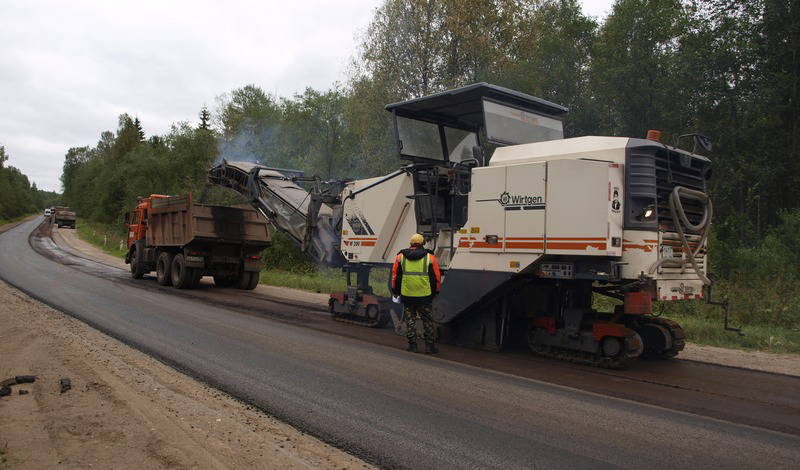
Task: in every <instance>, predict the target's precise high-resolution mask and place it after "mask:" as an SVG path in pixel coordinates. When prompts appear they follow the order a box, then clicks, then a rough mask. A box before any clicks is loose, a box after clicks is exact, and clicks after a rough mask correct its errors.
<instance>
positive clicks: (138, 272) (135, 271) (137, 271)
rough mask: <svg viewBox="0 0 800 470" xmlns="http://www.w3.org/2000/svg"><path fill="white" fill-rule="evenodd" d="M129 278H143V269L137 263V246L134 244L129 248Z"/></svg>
mask: <svg viewBox="0 0 800 470" xmlns="http://www.w3.org/2000/svg"><path fill="white" fill-rule="evenodd" d="M131 277H133V278H134V279H141V278H143V277H144V269H142V265H141V263H139V244H138V243H137V244H135V245H134V246H133V248H131Z"/></svg>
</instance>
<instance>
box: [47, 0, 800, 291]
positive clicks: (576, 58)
mask: <svg viewBox="0 0 800 470" xmlns="http://www.w3.org/2000/svg"><path fill="white" fill-rule="evenodd" d="M799 41H800V1H799V0H788V1H787V0H617V1H616V2H615V3H614V5H613V9H612V11H611V12H610V14H609V15H608V17H607V18H606V19H605V20H604V21H602V22H598V21H597V20H596V19H594V18H592V17H588V16H586V15H585V14H584V13H583V12H582V10H581V7H580V4H579V3H578V2H577V0H385V1H384V2H383V3H382V5H381V6H380V7H379V8H377V9H376V10H375V12H374V16H373V18H372V20H371V22H370V24H369V25H368V26H367V28H366V29H365V31H364V32H363V34H362V36H361V38H360V40H359V43H358V52H357V54H356V55H355V56H354V57H352V60H351V64H350V66H349V68H348V74H347V77H346V80H345V81H344V82H342V83H334V84H332V85H331V87H330V88H329V89H327V90H315V89H311V88H306V89H305V91H304V92H303V93H299V94H296V95H294V96H290V97H281V96H274V95H271V94H269V93H266V92H265V91H264V89H269V88H270V84H268V83H265V84H261V85H257V84H247V85H243V86H242V87H241V88H237V89H234V90H231V91H224V90H221V94H220V95H218V97H217V100H216V103H215V104H214V106H211V107H210V108H209V107H205V106H203V107H200V106H198V114H197V116H187V118H186V121H184V122H178V123H175V124H174V125H173V126H172V129H171V131H170V132H169V133H168V134H166V135H160V136H156V135H153V136H148V135H147V134H146V132H145V130H144V129H145V128H146V123H142V122H140V121H139V120H138V119H137V118H131V116H129V115H127V114H123V115H121V116H120V117H119V120H118V122H117V123H116V129H115V130H114V131H107V132H104V133H102V135H100V137H99V140H98V142H97V143H96V144H95V145H93V146H91V145H88V146H86V147H79V148H71V149H69V150H68V151H67V152H66V155H65V162H64V168H63V174H62V177H61V179H62V183H63V189H64V193H63V199H64V203H65V204H67V205H69V206H70V207H73V208H74V209H75V210H76V211H77V212H78V213H79V215H80V216H82V217H88V218H90V219H92V220H96V221H99V222H104V223H108V224H114V225H116V226H121V220H122V216H123V214H124V212H125V211H127V210H129V208H130V207H132V206H133V204H134V201H135V200H136V197H137V196H146V195H149V194H151V193H164V194H178V193H183V192H186V191H194V192H196V193H197V192H203V190H204V185H205V170H206V169H207V168H208V167H209V166H211V165H212V164H213V163H214V162H215V161H217V160H218V159H220V158H222V157H224V158H227V159H229V160H250V161H258V162H260V163H264V164H266V165H269V166H273V167H279V168H292V169H299V170H303V171H305V172H306V174H309V175H313V174H316V175H319V176H321V177H322V178H323V179H327V178H344V177H348V178H361V177H367V176H377V175H382V174H386V173H388V172H391V171H393V170H395V169H396V168H397V166H398V164H399V160H398V159H397V156H396V148H395V147H394V142H393V139H392V133H391V122H390V117H391V116H390V114H389V113H388V112H386V111H385V110H384V106H385V105H386V104H387V103H393V102H397V101H401V100H404V99H409V98H413V97H419V96H423V95H427V94H431V93H434V92H438V91H443V90H446V89H450V88H454V87H458V86H463V85H467V84H470V83H475V82H481V81H486V82H489V83H492V84H496V85H501V86H505V87H508V88H511V89H514V90H518V91H521V92H524V93H528V94H531V95H534V96H538V97H541V98H544V99H547V100H550V101H552V102H555V103H559V104H562V105H564V106H567V107H568V108H569V109H570V113H569V114H568V115H567V116H566V118H565V130H566V134H567V137H576V136H582V135H607V136H630V137H641V138H643V137H645V135H646V133H647V131H648V129H657V130H660V131H661V133H662V141H664V142H666V143H670V144H672V143H676V142H677V138H678V136H680V135H683V134H689V133H693V132H699V133H702V134H705V135H708V136H710V137H711V139H712V140H713V150H712V151H711V152H710V153H709V154H708V156H709V158H711V160H712V162H713V168H714V170H713V177H712V179H711V182H710V193H711V197H712V200H713V201H714V224H713V234H712V236H711V244H712V248H711V249H710V252H711V253H713V255H712V256H711V258H710V259H711V263H712V268H713V270H714V271H716V272H717V274H718V275H720V276H722V277H727V278H737V277H740V278H742V279H744V278H745V277H744V276H745V275H747V276H750V277H752V276H754V275H755V276H758V277H759V278H761V279H766V278H775V277H777V278H779V279H784V280H788V281H791V282H796V280H797V279H798V274H800V257H798V256H796V253H798V251H800V237H799V236H798V235H797V234H798V230H800V208H799V206H800V159H798V157H799V155H798V149H799V148H800V146H799V143H798V139H799V138H800V128H799V124H800V120H799V119H798V111H800V109H799V108H798V84H799V83H800V54H798V51H799V50H800V49H798V46H800V44H799ZM260 59H261V58H259V57H253V60H260ZM684 143H685V142H684ZM209 197H211V198H214V197H217V198H223V197H230V196H224V195H220V194H216V195H215V194H213V192H212V194H211V195H210V196H209Z"/></svg>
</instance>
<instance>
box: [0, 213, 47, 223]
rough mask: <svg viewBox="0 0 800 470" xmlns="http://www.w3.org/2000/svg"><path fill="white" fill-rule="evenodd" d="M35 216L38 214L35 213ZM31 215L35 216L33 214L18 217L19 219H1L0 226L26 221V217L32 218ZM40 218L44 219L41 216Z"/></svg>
mask: <svg viewBox="0 0 800 470" xmlns="http://www.w3.org/2000/svg"><path fill="white" fill-rule="evenodd" d="M37 214H38V212H37ZM33 215H35V214H27V215H21V216H19V217H13V218H11V219H3V218H0V225H5V224H13V223H14V222H19V221H20V220H25V219H27V218H28V217H31V216H33ZM40 215H41V214H40ZM42 218H43V219H44V216H42Z"/></svg>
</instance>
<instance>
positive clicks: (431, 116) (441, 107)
mask: <svg viewBox="0 0 800 470" xmlns="http://www.w3.org/2000/svg"><path fill="white" fill-rule="evenodd" d="M484 99H488V100H490V101H495V102H499V103H503V104H507V105H509V106H512V107H515V108H521V109H523V110H529V111H537V112H539V113H542V114H546V115H549V116H559V115H561V114H564V113H567V112H569V109H568V108H565V107H564V106H561V105H558V104H555V103H551V102H550V101H547V100H543V99H541V98H537V97H535V96H531V95H527V94H525V93H520V92H518V91H514V90H510V89H508V88H504V87H501V86H497V85H491V84H489V83H486V82H481V83H475V84H472V85H467V86H464V87H461V88H456V89H453V90H448V91H443V92H441V93H436V94H433V95H429V96H423V97H421V98H415V99H412V100H407V101H401V102H398V103H392V104H389V105H386V110H387V111H391V112H392V113H394V114H396V115H397V116H401V117H407V118H413V119H420V120H423V121H430V122H442V123H447V124H450V125H453V126H455V127H458V128H463V129H471V130H477V129H478V128H480V127H482V126H483V125H484V115H483V100H484Z"/></svg>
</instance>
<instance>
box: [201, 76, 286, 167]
mask: <svg viewBox="0 0 800 470" xmlns="http://www.w3.org/2000/svg"><path fill="white" fill-rule="evenodd" d="M215 116H216V117H217V119H218V125H217V128H218V129H220V130H221V133H222V136H221V138H220V154H221V155H222V156H223V157H225V158H228V159H230V160H240V161H253V162H259V163H265V164H267V163H269V164H271V165H273V166H277V162H274V161H272V160H273V158H275V157H276V150H277V149H278V147H279V142H280V137H279V136H280V123H281V111H280V108H279V107H278V105H277V104H276V103H275V101H274V100H273V99H272V98H271V97H270V96H268V95H267V94H266V93H264V91H263V90H261V88H259V87H257V86H255V85H247V86H245V87H243V88H239V89H236V90H234V91H232V92H231V93H230V94H223V95H221V96H219V97H218V98H217V111H216V113H215Z"/></svg>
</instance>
